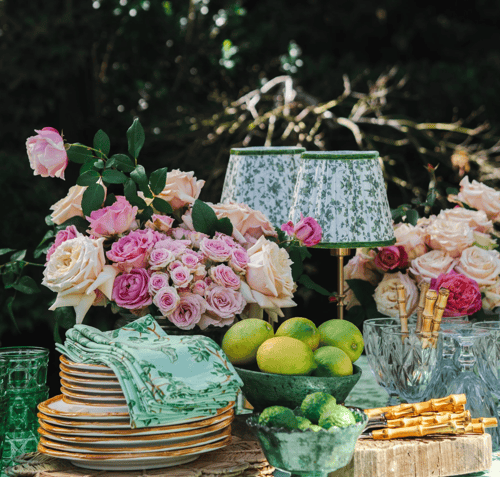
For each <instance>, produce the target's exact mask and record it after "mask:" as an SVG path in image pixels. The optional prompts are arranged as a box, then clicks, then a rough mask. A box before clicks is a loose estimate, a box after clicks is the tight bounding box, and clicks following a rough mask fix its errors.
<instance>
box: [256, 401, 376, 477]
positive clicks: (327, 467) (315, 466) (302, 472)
mask: <svg viewBox="0 0 500 477" xmlns="http://www.w3.org/2000/svg"><path fill="white" fill-rule="evenodd" d="M349 409H351V411H353V413H354V417H355V419H356V424H353V425H351V426H348V427H344V428H338V427H336V428H332V429H329V430H328V431H326V430H325V431H323V430H321V431H318V432H314V431H310V430H306V431H301V430H298V429H294V430H292V431H290V430H287V429H279V428H271V427H266V426H262V425H260V424H259V423H258V419H259V416H258V415H253V416H251V417H250V418H249V419H247V424H248V425H249V427H250V428H251V429H253V430H254V431H255V433H256V434H257V437H258V439H259V442H260V445H261V447H262V451H263V452H264V455H265V456H266V459H267V460H268V462H269V463H270V464H271V465H272V466H273V467H276V468H277V469H279V470H282V471H285V472H291V474H292V477H293V476H301V477H327V475H328V474H329V473H330V472H333V471H335V470H337V469H340V468H342V467H345V466H346V465H347V464H349V462H350V461H351V459H352V456H353V454H354V447H355V446H356V441H357V440H358V437H359V436H360V435H361V433H362V432H363V430H364V429H365V427H366V424H367V422H368V416H367V415H366V414H365V413H364V412H363V411H362V410H361V409H358V408H353V407H350V408H349Z"/></svg>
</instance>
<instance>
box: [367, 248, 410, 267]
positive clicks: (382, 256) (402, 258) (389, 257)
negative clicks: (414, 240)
mask: <svg viewBox="0 0 500 477" xmlns="http://www.w3.org/2000/svg"><path fill="white" fill-rule="evenodd" d="M374 263H375V266H376V267H377V268H378V269H379V270H382V271H383V272H388V271H389V270H396V269H397V268H405V267H407V266H408V254H407V253H406V250H405V248H404V247H403V246H401V245H391V246H390V247H383V248H381V249H379V251H378V253H377V255H376V256H375V261H374Z"/></svg>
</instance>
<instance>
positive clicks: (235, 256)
mask: <svg viewBox="0 0 500 477" xmlns="http://www.w3.org/2000/svg"><path fill="white" fill-rule="evenodd" d="M229 265H231V267H232V268H233V270H234V271H235V272H238V273H245V270H246V269H247V266H248V252H247V251H246V250H245V249H244V248H243V247H237V248H234V249H233V250H231V257H230V258H229Z"/></svg>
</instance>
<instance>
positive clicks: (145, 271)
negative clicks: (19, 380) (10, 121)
mask: <svg viewBox="0 0 500 477" xmlns="http://www.w3.org/2000/svg"><path fill="white" fill-rule="evenodd" d="M36 132H37V133H38V134H37V135H36V136H33V137H30V138H29V139H28V140H27V152H28V157H29V160H30V164H31V167H32V168H33V170H34V174H35V175H41V176H42V177H59V178H61V179H64V172H65V169H66V167H67V166H68V161H72V162H76V163H79V164H81V168H80V175H79V178H78V180H77V184H76V185H74V186H72V187H70V189H69V192H68V194H67V196H66V197H64V198H63V199H61V200H60V201H58V202H57V203H55V204H54V205H53V206H52V207H51V210H52V213H51V215H50V216H49V217H47V222H48V224H49V225H53V226H54V229H53V230H50V231H49V232H48V233H47V235H46V236H45V237H44V239H43V240H42V243H41V244H40V246H39V247H38V248H37V251H36V252H35V256H36V257H39V256H41V255H42V254H43V253H45V252H46V263H45V265H44V267H45V269H44V274H43V275H44V278H43V282H42V283H43V285H45V286H46V287H48V288H49V289H50V290H52V291H53V292H55V293H57V296H56V299H55V301H54V302H53V303H52V305H51V306H50V308H49V309H50V310H59V309H64V308H66V307H73V308H74V310H75V315H76V322H77V323H81V322H82V321H83V319H84V317H85V315H86V313H87V312H88V310H89V309H90V308H91V307H92V306H106V305H107V304H111V306H112V308H113V309H114V311H120V310H122V311H126V312H128V313H132V314H134V315H136V316H142V315H145V314H147V313H152V314H153V315H156V316H159V315H161V316H163V317H165V318H167V319H168V320H169V321H170V322H171V323H173V324H174V325H176V326H177V327H178V328H181V329H193V328H194V327H196V326H198V327H199V328H201V329H205V328H206V327H207V326H210V325H213V326H219V327H221V326H226V325H230V324H232V323H233V321H234V320H235V318H236V316H238V315H240V316H242V317H248V316H252V317H260V318H262V313H263V311H264V310H265V311H266V312H267V313H268V314H269V315H270V316H271V317H272V318H273V319H276V317H277V316H283V312H282V308H287V307H291V306H294V305H295V302H294V301H293V294H294V292H295V289H296V282H295V279H296V278H297V273H294V274H293V272H292V266H293V265H294V263H293V262H292V260H291V259H290V255H289V253H288V250H290V253H291V254H292V255H293V256H294V257H299V258H300V257H304V256H306V254H307V251H306V252H305V253H304V252H301V253H297V250H301V249H303V248H305V246H311V245H315V244H316V243H318V242H319V240H320V239H321V229H320V228H319V225H318V224H317V222H316V221H315V220H314V219H312V218H311V217H307V218H303V219H302V220H301V221H300V222H299V223H298V224H296V225H294V224H291V223H289V224H287V233H288V235H290V237H291V239H290V240H284V239H283V233H282V232H281V231H278V230H275V229H274V228H273V226H272V225H271V223H270V222H269V220H268V219H267V218H266V217H265V216H264V215H263V214H262V213H261V212H259V211H256V210H253V209H251V208H250V207H248V206H247V205H245V204H234V203H230V204H208V203H204V202H202V201H200V200H199V199H198V197H199V195H200V191H201V189H202V187H203V185H204V181H202V180H197V179H196V177H194V173H193V172H181V171H179V170H173V171H167V168H162V169H159V170H157V171H154V172H153V173H151V175H150V176H149V177H148V175H147V174H146V171H145V169H144V167H143V166H141V165H140V164H138V161H137V158H138V155H139V152H140V150H141V148H142V146H143V143H144V131H143V129H142V126H141V125H140V123H139V122H138V120H135V121H134V123H133V125H132V126H131V128H130V129H129V130H128V132H127V139H128V153H129V154H114V155H112V156H110V155H109V151H110V141H109V138H108V136H107V135H106V134H105V133H104V132H103V131H99V132H98V133H97V134H96V135H95V137H94V144H93V147H88V146H84V145H82V144H78V143H77V144H67V143H65V142H64V140H63V138H62V136H61V135H60V134H59V132H58V131H57V130H55V129H53V128H44V129H42V130H40V131H36ZM120 186H122V187H123V194H119V195H118V194H116V195H115V193H114V191H115V190H116V189H117V188H118V187H120ZM278 235H279V237H280V239H279V238H278ZM6 250H7V252H8V251H12V250H11V249H6ZM6 250H5V249H4V250H3V251H2V252H3V253H7V252H6ZM26 263H27V262H25V261H24V254H19V253H16V254H14V255H13V256H12V257H11V261H10V262H9V263H7V264H6V265H5V266H4V267H3V273H4V274H5V273H7V272H9V273H10V274H11V275H10V282H9V281H8V280H7V282H6V280H5V278H4V284H6V287H7V288H8V287H13V288H15V289H17V290H21V291H25V292H26V291H28V292H29V290H30V286H33V288H34V285H35V284H33V283H31V282H32V279H31V278H30V277H28V276H22V273H19V274H18V276H17V278H15V279H14V278H13V275H15V274H13V273H12V272H15V271H18V272H19V271H20V270H22V268H23V267H24V265H25V264H26ZM16 267H17V268H16ZM30 280H31V281H30Z"/></svg>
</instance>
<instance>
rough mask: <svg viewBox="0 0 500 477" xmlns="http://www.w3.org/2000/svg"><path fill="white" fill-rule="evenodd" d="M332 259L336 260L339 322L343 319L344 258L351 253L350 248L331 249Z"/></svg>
mask: <svg viewBox="0 0 500 477" xmlns="http://www.w3.org/2000/svg"><path fill="white" fill-rule="evenodd" d="M330 253H331V254H332V255H333V256H334V257H337V259H338V270H337V280H338V284H337V318H338V319H339V320H343V319H344V306H345V305H344V299H345V293H344V257H347V256H348V255H349V254H350V253H351V249H350V248H332V250H331V252H330Z"/></svg>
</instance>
